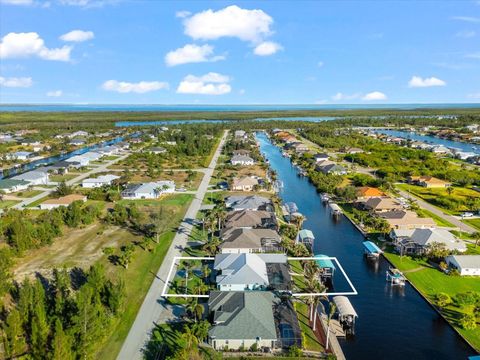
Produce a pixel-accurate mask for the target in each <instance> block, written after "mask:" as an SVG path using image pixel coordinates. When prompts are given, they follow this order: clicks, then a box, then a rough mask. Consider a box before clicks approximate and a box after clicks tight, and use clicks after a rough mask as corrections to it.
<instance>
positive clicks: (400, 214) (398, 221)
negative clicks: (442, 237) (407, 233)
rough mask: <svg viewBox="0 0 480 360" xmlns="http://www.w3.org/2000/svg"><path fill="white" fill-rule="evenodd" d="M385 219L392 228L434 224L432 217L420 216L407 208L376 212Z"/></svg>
mask: <svg viewBox="0 0 480 360" xmlns="http://www.w3.org/2000/svg"><path fill="white" fill-rule="evenodd" d="M378 216H379V217H381V218H382V219H385V221H386V222H387V223H388V225H390V228H392V229H415V228H433V227H435V226H436V223H435V221H434V220H433V219H432V218H421V217H418V216H417V214H416V213H414V212H413V211H409V210H392V211H386V212H382V213H379V214H378Z"/></svg>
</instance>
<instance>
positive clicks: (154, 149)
mask: <svg viewBox="0 0 480 360" xmlns="http://www.w3.org/2000/svg"><path fill="white" fill-rule="evenodd" d="M145 152H147V153H150V154H165V153H166V152H167V149H165V148H163V147H151V148H148V149H146V150H145Z"/></svg>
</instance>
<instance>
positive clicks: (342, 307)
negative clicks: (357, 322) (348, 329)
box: [333, 296, 358, 317]
mask: <svg viewBox="0 0 480 360" xmlns="http://www.w3.org/2000/svg"><path fill="white" fill-rule="evenodd" d="M333 302H334V303H335V305H336V307H337V310H338V313H339V314H340V316H343V315H353V316H355V317H358V315H357V312H356V311H355V309H354V308H353V306H352V304H351V303H350V300H348V298H347V297H346V296H334V297H333Z"/></svg>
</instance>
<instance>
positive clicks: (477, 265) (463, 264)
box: [445, 255, 480, 276]
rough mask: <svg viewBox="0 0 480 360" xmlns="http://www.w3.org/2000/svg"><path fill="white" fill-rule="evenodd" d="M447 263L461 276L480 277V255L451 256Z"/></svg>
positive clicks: (448, 257) (446, 259) (447, 258)
mask: <svg viewBox="0 0 480 360" xmlns="http://www.w3.org/2000/svg"><path fill="white" fill-rule="evenodd" d="M445 262H446V263H447V265H448V267H449V268H451V269H456V270H457V271H458V272H459V273H460V275H461V276H480V255H449V256H447V257H446V258H445Z"/></svg>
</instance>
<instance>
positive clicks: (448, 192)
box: [447, 186, 455, 195]
mask: <svg viewBox="0 0 480 360" xmlns="http://www.w3.org/2000/svg"><path fill="white" fill-rule="evenodd" d="M453 190H455V189H454V188H453V187H451V186H448V187H447V194H448V195H452V193H453Z"/></svg>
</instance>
